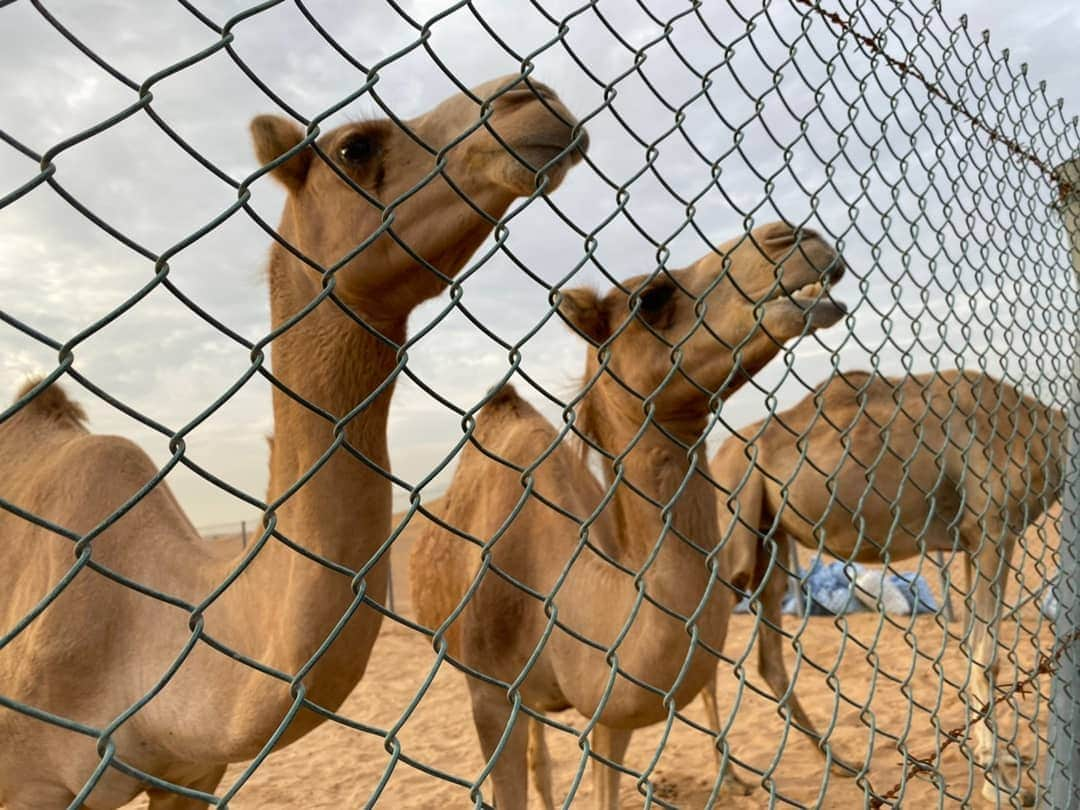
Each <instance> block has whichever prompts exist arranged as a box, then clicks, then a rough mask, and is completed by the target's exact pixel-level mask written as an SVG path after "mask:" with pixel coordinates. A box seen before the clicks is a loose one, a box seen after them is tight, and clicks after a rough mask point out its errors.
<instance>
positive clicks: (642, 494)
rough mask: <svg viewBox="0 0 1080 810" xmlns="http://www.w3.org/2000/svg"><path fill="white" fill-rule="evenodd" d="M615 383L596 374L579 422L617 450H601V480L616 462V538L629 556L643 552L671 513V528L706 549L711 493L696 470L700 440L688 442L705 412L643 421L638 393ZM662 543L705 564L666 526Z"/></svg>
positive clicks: (711, 537) (712, 514) (713, 525)
mask: <svg viewBox="0 0 1080 810" xmlns="http://www.w3.org/2000/svg"><path fill="white" fill-rule="evenodd" d="M616 385H617V383H614V382H612V381H607V380H605V379H604V378H601V379H600V380H598V381H597V383H596V385H595V386H594V388H593V390H592V391H590V393H589V394H588V395H586V397H585V399H584V400H583V401H582V405H581V408H580V410H579V420H580V421H579V424H580V427H581V429H582V432H583V433H585V434H586V435H587V436H589V438H590V440H591V441H592V442H594V443H595V444H596V446H597V447H598V448H599V449H600V450H602V451H603V452H604V453H605V454H610V455H611V456H615V457H617V458H618V461H612V460H611V459H609V458H608V457H607V456H605V457H604V458H603V460H602V462H601V463H602V466H603V474H604V481H605V484H607V485H608V486H611V484H612V483H613V482H614V481H615V480H616V470H617V468H621V470H622V481H621V482H620V483H619V485H618V487H617V488H616V490H615V494H614V498H613V506H614V512H615V518H616V523H617V525H618V538H617V544H618V546H619V547H620V548H621V549H622V550H623V551H624V552H626V553H627V554H628V555H629V556H630V558H631V559H632V560H634V561H638V560H641V559H643V558H644V556H645V555H647V554H648V553H649V552H650V551H651V550H652V549H653V547H654V546H655V545H656V543H657V541H658V540H659V539H660V537H661V534H665V523H666V520H665V519H666V517H668V516H669V517H670V521H671V524H670V525H671V527H672V528H673V529H675V530H676V531H677V533H679V534H682V535H684V536H685V537H687V538H689V539H690V540H691V541H692V542H693V543H694V544H695V545H697V546H699V547H700V548H704V549H708V550H711V549H712V548H713V547H714V546H715V545H716V542H717V539H718V537H717V535H718V529H717V522H716V521H717V512H716V495H715V492H714V490H713V487H712V485H711V484H710V483H709V481H708V478H707V477H706V476H704V475H703V474H702V472H703V471H704V469H705V447H704V445H701V446H699V447H697V448H694V449H689V448H690V446H692V445H693V443H694V442H695V441H696V440H697V437H698V436H700V434H701V432H702V431H703V430H704V428H705V424H706V418H705V416H704V415H702V416H699V417H693V418H680V419H678V420H664V421H660V422H652V423H649V424H648V425H645V423H646V417H645V414H644V412H643V411H642V409H641V403H640V401H638V400H637V399H636V398H633V400H632V401H631V396H632V395H629V394H627V393H625V392H624V391H621V390H615V386H616ZM643 425H645V427H644V428H643ZM664 546H665V547H669V546H670V547H671V548H672V549H680V550H682V551H684V552H685V554H683V553H679V554H678V557H679V558H680V559H681V558H682V557H684V556H686V555H690V556H692V557H693V558H694V559H695V565H696V566H700V567H701V570H702V571H705V570H706V569H705V566H704V561H703V560H704V558H703V557H702V556H701V555H700V553H699V552H698V551H696V550H695V549H692V548H691V547H690V546H688V545H687V544H686V543H685V542H683V541H682V540H681V539H680V538H679V537H677V536H673V532H671V531H670V530H666V534H665V537H664Z"/></svg>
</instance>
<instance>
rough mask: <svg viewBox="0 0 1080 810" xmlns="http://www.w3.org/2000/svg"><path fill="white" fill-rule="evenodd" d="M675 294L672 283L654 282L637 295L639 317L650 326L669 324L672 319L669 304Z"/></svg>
mask: <svg viewBox="0 0 1080 810" xmlns="http://www.w3.org/2000/svg"><path fill="white" fill-rule="evenodd" d="M674 295H675V285H674V284H670V283H663V282H661V283H659V284H653V285H652V286H651V287H649V288H647V289H645V290H643V291H642V292H641V293H640V294H639V295H638V297H637V298H638V301H639V302H640V308H639V309H638V317H639V318H641V319H642V320H643V321H645V323H647V324H649V325H650V326H657V327H663V326H667V325H668V322H670V321H671V313H670V311H669V306H668V305H669V304H670V303H671V299H672V297H673V296H674ZM631 300H632V299H631Z"/></svg>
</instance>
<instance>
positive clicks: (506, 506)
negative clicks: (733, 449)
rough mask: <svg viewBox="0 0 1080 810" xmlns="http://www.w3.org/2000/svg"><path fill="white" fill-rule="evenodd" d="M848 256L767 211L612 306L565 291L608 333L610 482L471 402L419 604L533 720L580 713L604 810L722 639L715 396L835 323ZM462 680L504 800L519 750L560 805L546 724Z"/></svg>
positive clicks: (597, 401)
mask: <svg viewBox="0 0 1080 810" xmlns="http://www.w3.org/2000/svg"><path fill="white" fill-rule="evenodd" d="M842 268H843V263H842V261H841V260H840V258H839V257H838V255H837V254H836V252H835V251H834V250H833V249H832V248H831V247H829V246H828V245H826V244H825V242H823V241H822V240H821V238H820V237H818V236H817V235H816V234H814V233H813V232H811V231H803V232H802V234H801V237H800V236H799V235H798V233H797V232H796V231H795V230H793V229H792V228H791V227H790V226H788V225H784V224H782V223H776V224H772V225H766V226H764V227H761V228H758V229H757V230H755V231H753V232H752V234H751V235H750V237H747V236H743V237H741V238H739V239H737V240H733V241H732V242H730V243H728V244H726V245H724V246H722V247H720V248H719V249H718V250H716V251H714V252H712V253H710V254H708V255H707V256H705V257H704V258H702V259H700V260H699V261H697V262H696V263H695V264H693V265H692V266H691V267H688V268H686V269H684V270H677V271H672V272H664V273H662V274H660V275H658V276H657V277H656V278H655V279H651V280H647V279H646V278H645V277H637V278H635V279H631V280H630V281H627V282H626V283H625V284H624V285H622V287H621V288H617V289H614V290H612V291H611V292H609V293H608V294H607V295H605V296H604V297H602V298H601V297H599V296H597V294H596V293H595V292H593V291H591V290H587V289H574V290H569V291H567V292H565V293H563V296H562V300H561V303H560V308H559V311H560V313H561V315H562V316H563V318H564V319H565V320H566V321H567V322H568V323H570V324H571V325H572V326H573V327H574V328H575V329H576V331H578V332H579V333H581V334H583V335H584V336H586V337H587V338H588V339H589V340H590V341H591V342H593V343H594V344H597V345H600V344H603V346H604V348H603V350H602V352H601V354H603V355H606V358H607V359H606V361H605V362H603V363H601V362H600V361H599V360H598V358H597V356H595V354H594V353H592V352H590V353H589V355H590V356H589V358H588V361H587V364H586V369H585V376H584V379H585V380H586V391H585V393H584V396H583V399H582V401H581V403H580V407H579V409H578V412H577V426H578V429H579V430H580V431H581V433H582V435H583V436H585V437H587V441H588V442H590V443H592V444H593V445H594V446H595V447H597V448H599V449H600V450H601V452H602V453H605V454H610V456H608V457H609V458H610V457H613V456H618V458H619V460H618V463H617V464H612V463H608V464H606V465H605V482H604V484H603V485H601V483H600V482H599V481H597V480H596V478H595V477H594V476H593V475H592V473H591V472H590V471H589V469H588V467H587V465H586V463H585V459H584V458H583V457H582V455H581V454H579V453H575V452H574V451H573V450H572V449H571V448H570V447H569V446H568V445H567V443H566V442H562V441H560V440H561V439H562V438H563V437H562V436H560V435H559V433H558V432H556V430H555V428H553V427H552V426H551V425H550V424H549V423H548V422H547V420H545V419H544V418H543V417H542V416H541V415H540V414H539V413H538V412H537V411H535V410H534V409H533V408H532V407H531V406H530V405H528V404H527V403H526V402H525V401H524V400H523V399H521V398H520V397H519V396H517V394H516V393H515V392H514V391H513V389H512V388H511V387H509V386H506V387H504V388H503V389H502V390H500V391H499V392H498V393H497V394H496V395H495V396H494V397H493V398H492V399H491V401H490V402H488V403H487V405H486V406H485V407H484V408H483V409H482V410H481V411H480V412H479V414H478V416H477V418H476V427H475V431H474V433H473V439H474V442H475V446H473V445H468V446H466V448H465V450H464V451H463V452H462V456H461V459H460V464H459V466H458V468H457V470H456V472H455V475H454V479H453V481H452V483H451V485H450V489H449V491H448V492H447V495H446V498H445V501H444V503H445V508H444V511H443V514H442V515H441V517H442V519H443V520H445V521H446V522H447V523H448V524H450V525H451V526H453V527H454V529H455V532H454V533H452V532H450V531H447V530H445V529H441V528H439V527H437V526H431V527H428V528H427V530H426V531H425V532H424V534H422V535H421V536H420V537H418V538H417V541H416V545H415V546H414V548H413V553H412V558H411V561H410V563H411V568H410V570H411V578H412V591H413V605H414V606H415V608H416V610H417V615H418V619H419V621H420V622H421V623H422V624H424V625H426V626H427V627H430V628H433V629H436V630H437V631H438V632H437V634H436V636H435V646H436V648H441V647H442V646H443V645H444V644H445V645H446V649H447V650H448V652H449V654H450V655H451V656H453V657H454V658H455V659H457V660H459V661H461V662H462V663H464V664H465V665H466V666H468V667H471V668H472V669H474V670H476V671H479V672H481V673H483V674H484V675H485V676H487V677H489V678H496V679H498V680H500V681H502V682H504V683H508V684H510V683H512V684H514V686H515V690H514V693H515V694H516V695H519V696H520V698H521V701H522V702H523V703H524V705H525V706H527V707H529V708H530V709H531V710H532V711H534V712H537V713H542V712H548V711H557V710H561V709H565V708H569V707H573V708H575V709H577V710H578V711H579V712H581V713H582V714H583V715H585V716H586V717H589V718H590V722H589V724H588V727H589V728H591V730H592V742H591V751H592V753H593V754H595V755H598V756H599V757H601V758H602V759H594V760H593V764H594V782H595V785H596V788H595V790H596V800H597V806H598V807H600V808H604V810H609V808H613V807H615V806H616V804H617V797H618V780H619V770H618V769H619V768H620V767H621V765H620V763H621V762H622V759H623V754H624V752H625V750H626V746H627V743H628V742H629V739H630V735H631V732H632V730H633V729H635V728H640V727H642V726H646V725H649V724H652V723H656V722H658V721H660V720H663V719H664V718H666V717H667V716H668V714H669V711H674V710H675V709H677V708H678V707H681V706H683V705H684V704H685V703H686V702H687V701H688V700H690V699H691V698H692V697H693V696H694V695H696V694H697V693H698V692H699V691H700V690H701V688H702V686H703V685H704V684H705V681H706V680H707V679H708V678H710V677H711V676H712V673H713V672H714V671H715V669H716V658H715V654H716V652H717V651H719V650H720V649H721V648H722V647H723V643H724V635H725V632H726V628H727V620H728V615H729V612H730V608H731V605H732V604H733V593H732V592H731V591H730V589H727V588H726V587H725V586H724V585H723V584H722V583H721V582H720V581H719V580H718V579H717V576H716V573H717V572H716V564H717V562H716V561H717V555H716V554H713V553H712V552H713V551H714V550H715V547H716V546H717V544H718V542H719V525H718V523H717V520H718V514H717V507H716V493H715V489H714V488H713V486H712V484H711V483H710V482H709V480H708V477H707V475H706V474H705V469H704V467H705V459H704V438H703V437H704V434H705V433H706V432H707V430H706V428H707V425H708V423H709V417H710V403H711V402H712V401H713V400H714V399H715V397H716V395H717V393H718V392H719V396H721V397H723V396H727V395H728V394H729V393H730V392H731V391H732V390H734V388H736V387H737V386H738V385H739V384H740V383H741V382H744V381H745V380H746V379H748V378H749V377H750V375H752V374H753V373H755V372H756V371H757V370H759V369H760V368H761V367H762V366H764V365H765V364H766V363H767V362H768V361H769V359H770V358H772V357H773V356H774V355H775V354H776V353H777V352H778V351H779V349H780V347H781V346H782V345H783V344H784V342H785V341H787V340H789V339H791V338H794V337H796V336H798V335H801V334H805V333H807V332H809V331H812V330H814V329H817V328H822V327H826V326H830V325H832V324H834V323H836V322H837V321H838V320H839V319H840V318H841V317H842V316H843V312H844V310H843V309H842V308H841V307H840V306H839V305H837V304H834V303H832V302H831V301H830V300H829V299H828V298H827V297H825V294H824V287H823V282H826V283H828V282H830V281H835V280H836V279H837V278H838V277H839V275H840V273H841V271H842ZM778 279H780V280H778ZM627 291H632V292H633V293H634V294H633V295H632V296H630V295H628V293H627ZM633 307H639V308H637V309H636V310H634V313H631V309H632V308H633ZM675 346H677V347H678V348H677V349H673V347H675ZM736 347H737V348H736ZM673 357H677V358H678V359H677V361H676V362H674V363H673V360H672V358H673ZM643 397H647V399H645V400H644V401H643ZM646 410H647V411H648V412H649V413H650V414H651V417H646V416H645V412H646ZM478 448H483V452H481V450H480V449H478ZM487 454H494V455H495V456H496V457H497V458H499V459H501V460H502V461H495V460H492V459H491V458H490V457H489V456H488V455H487ZM521 470H525V473H522V472H521ZM523 482H524V483H523ZM605 491H607V492H608V493H610V494H611V497H610V499H606V496H605ZM519 507H520V511H516V510H517V509H518V508H519ZM668 520H670V523H668V522H667V521H668ZM457 532H462V533H465V534H467V535H468V536H470V537H471V538H473V539H474V541H475V542H473V543H470V542H469V541H468V540H466V539H464V538H463V537H462V536H460V535H459V534H458V533H457ZM480 544H483V545H480ZM635 572H640V577H638V576H635ZM545 602H547V603H549V604H545ZM598 608H600V609H598ZM548 614H550V616H551V620H550V622H549V619H548ZM690 618H692V619H693V628H694V629H693V631H689V630H688V629H687V627H686V621H687V620H688V619H690ZM549 630H550V631H551V632H550V637H546V634H547V633H548V631H549ZM692 638H693V639H696V640H697V642H698V643H692ZM583 639H584V640H583ZM703 645H707V647H706V646H703ZM539 648H542V650H541V652H540V654H539V655H538V656H536V658H535V660H532V656H533V655H534V653H535V652H536V651H537V650H538V649H539ZM468 685H469V691H470V696H471V699H472V707H473V716H474V720H475V723H476V728H477V732H478V734H479V737H480V744H481V747H482V748H483V752H484V755H485V756H486V757H488V758H489V759H490V758H492V757H494V756H495V755H496V752H497V751H498V759H497V761H496V762H495V765H494V770H493V771H492V777H493V781H494V794H495V804H496V806H498V807H499V810H520V809H521V808H524V807H525V803H526V791H527V786H526V782H527V779H526V770H527V769H526V760H527V748H531V749H532V751H531V753H532V755H533V763H532V764H533V768H534V770H535V771H536V772H538V773H537V775H538V776H539V779H538V780H537V781H539V784H540V786H541V795H542V799H543V801H544V802H545V804H547V805H548V806H550V805H551V803H552V799H551V795H550V791H549V790H546V789H545V788H544V785H546V784H547V783H548V781H549V780H548V779H547V776H546V775H544V772H545V771H546V768H547V757H546V751H545V749H544V747H543V734H542V729H541V728H540V727H539V724H538V723H537V722H536V721H533V722H532V723H527V722H526V720H527V719H528V718H527V717H526V716H525V715H523V714H522V713H520V712H518V711H515V710H514V705H513V703H512V702H511V700H509V699H508V694H507V689H506V688H505V687H503V686H496V685H493V684H491V683H490V682H488V681H485V680H481V679H479V678H475V677H470V678H469V679H468ZM530 725H531V726H532V732H533V733H532V734H530V733H529V732H528V731H527V729H526V727H527V726H530ZM530 737H531V738H532V739H531V740H530V739H529V738H530ZM500 749H501V750H500ZM605 765H608V767H605Z"/></svg>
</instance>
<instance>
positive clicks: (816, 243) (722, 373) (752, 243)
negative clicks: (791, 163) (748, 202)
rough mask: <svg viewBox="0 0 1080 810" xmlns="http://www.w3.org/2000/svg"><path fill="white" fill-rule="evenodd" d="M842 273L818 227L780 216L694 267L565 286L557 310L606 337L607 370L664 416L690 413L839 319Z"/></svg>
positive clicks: (594, 336) (597, 337)
mask: <svg viewBox="0 0 1080 810" xmlns="http://www.w3.org/2000/svg"><path fill="white" fill-rule="evenodd" d="M843 271H844V262H843V260H842V259H841V257H840V255H839V254H838V253H837V252H836V250H835V249H834V248H833V247H832V246H830V245H829V244H827V243H826V242H825V241H824V240H823V239H822V238H821V237H820V236H819V235H818V234H817V233H815V232H814V231H811V230H808V229H801V230H799V229H795V228H793V227H791V226H789V225H786V224H784V223H779V222H777V223H773V224H770V225H764V226H762V227H760V228H756V229H755V230H753V231H751V232H750V233H748V234H744V235H743V236H741V237H739V238H737V239H733V240H731V241H729V242H727V243H725V244H724V245H722V246H720V247H719V248H717V249H716V250H715V251H712V252H710V253H708V254H707V255H705V256H704V257H702V258H701V259H699V260H698V261H697V262H695V263H694V264H692V265H691V266H690V267H687V268H685V269H682V270H664V271H662V272H660V273H658V274H656V275H654V276H652V277H650V276H638V277H636V278H632V279H629V280H628V281H625V282H623V283H622V284H621V285H620V287H617V288H615V289H613V290H611V291H610V292H609V293H607V294H606V295H604V296H602V297H601V296H599V295H597V294H596V293H595V292H593V291H592V290H588V289H572V290H566V291H564V292H563V294H562V301H561V303H560V305H559V311H560V313H561V314H562V316H563V317H564V319H565V320H567V321H568V322H569V323H570V324H571V325H572V326H574V327H575V329H576V330H577V331H578V332H579V333H581V334H582V335H584V336H585V337H587V338H589V339H590V340H591V341H592V342H594V343H596V344H598V345H599V344H607V346H608V348H609V352H608V355H609V356H608V360H607V363H608V369H609V370H610V371H611V373H613V374H614V375H616V376H617V377H618V378H619V379H620V380H621V381H622V383H623V384H625V385H626V386H627V387H629V388H630V389H632V390H633V391H634V392H636V393H637V394H638V396H640V397H646V396H650V395H653V396H654V400H653V401H654V402H655V405H656V408H657V414H658V416H660V417H661V418H663V417H664V416H665V415H669V416H671V417H678V416H682V415H686V416H693V415H698V414H703V413H706V412H707V411H708V409H709V407H710V398H711V397H712V395H713V394H715V393H717V392H719V394H720V396H721V397H726V396H727V395H729V394H730V393H731V392H733V391H734V390H735V389H736V388H737V387H738V386H739V385H740V384H741V383H742V382H745V381H746V379H748V378H749V377H750V376H752V375H753V374H754V373H756V372H757V371H759V370H760V369H761V368H762V367H763V366H764V365H765V364H766V363H767V362H768V361H769V360H771V359H772V358H773V357H774V356H775V355H776V354H777V353H778V352H779V351H780V348H781V347H782V346H783V345H784V343H785V342H787V341H788V340H791V339H792V338H795V337H798V336H799V335H802V334H806V333H808V332H812V331H814V330H816V329H822V328H826V327H829V326H832V325H833V324H835V323H836V322H837V321H839V320H840V319H841V318H842V317H843V316H844V313H845V312H846V310H845V308H844V306H843V305H842V304H840V303H838V302H836V301H834V300H833V299H832V297H831V295H830V292H831V287H832V284H833V283H835V282H836V281H837V280H838V279H839V278H840V276H841V275H842V274H843ZM635 308H636V309H635ZM673 363H676V364H677V370H676V371H675V373H672V364H673ZM593 364H594V365H595V361H593Z"/></svg>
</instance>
